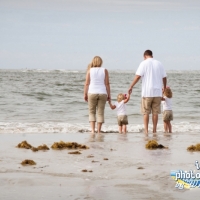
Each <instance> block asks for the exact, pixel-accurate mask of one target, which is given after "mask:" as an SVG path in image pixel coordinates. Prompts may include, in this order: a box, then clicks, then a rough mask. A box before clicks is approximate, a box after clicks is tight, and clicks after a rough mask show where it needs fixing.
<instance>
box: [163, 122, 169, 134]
mask: <svg viewBox="0 0 200 200" xmlns="http://www.w3.org/2000/svg"><path fill="white" fill-rule="evenodd" d="M163 123H164V130H165V133H168V124H167V121H163Z"/></svg>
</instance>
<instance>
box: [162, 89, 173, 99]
mask: <svg viewBox="0 0 200 200" xmlns="http://www.w3.org/2000/svg"><path fill="white" fill-rule="evenodd" d="M164 96H166V97H167V98H172V91H171V89H170V88H169V87H167V88H166V89H165V91H164Z"/></svg>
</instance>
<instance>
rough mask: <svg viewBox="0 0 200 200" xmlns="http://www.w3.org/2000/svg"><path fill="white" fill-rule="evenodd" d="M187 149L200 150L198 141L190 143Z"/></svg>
mask: <svg viewBox="0 0 200 200" xmlns="http://www.w3.org/2000/svg"><path fill="white" fill-rule="evenodd" d="M187 150H188V151H200V143H198V144H196V145H191V146H189V147H188V148H187Z"/></svg>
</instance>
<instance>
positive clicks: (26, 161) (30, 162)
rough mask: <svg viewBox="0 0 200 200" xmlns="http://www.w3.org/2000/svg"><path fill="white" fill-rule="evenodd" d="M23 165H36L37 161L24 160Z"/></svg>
mask: <svg viewBox="0 0 200 200" xmlns="http://www.w3.org/2000/svg"><path fill="white" fill-rule="evenodd" d="M21 164H22V165H36V162H35V161H33V160H24V161H22V162H21Z"/></svg>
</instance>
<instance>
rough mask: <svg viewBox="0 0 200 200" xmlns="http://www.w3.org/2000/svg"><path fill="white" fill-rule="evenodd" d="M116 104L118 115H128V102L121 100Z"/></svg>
mask: <svg viewBox="0 0 200 200" xmlns="http://www.w3.org/2000/svg"><path fill="white" fill-rule="evenodd" d="M114 105H115V106H116V110H117V115H118V116H119V115H126V104H125V103H124V100H122V101H121V102H115V104H114Z"/></svg>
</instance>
